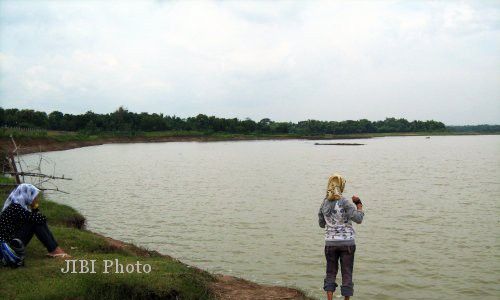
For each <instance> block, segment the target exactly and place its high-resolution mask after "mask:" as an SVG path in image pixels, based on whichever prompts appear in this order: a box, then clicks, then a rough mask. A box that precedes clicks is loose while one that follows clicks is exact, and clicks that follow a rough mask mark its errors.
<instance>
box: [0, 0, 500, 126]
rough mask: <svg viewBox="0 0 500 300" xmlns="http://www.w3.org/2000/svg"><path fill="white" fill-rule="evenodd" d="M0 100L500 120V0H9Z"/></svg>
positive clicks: (72, 108) (0, 43)
mask: <svg viewBox="0 0 500 300" xmlns="http://www.w3.org/2000/svg"><path fill="white" fill-rule="evenodd" d="M0 106H1V107H3V108H20V109H35V110H41V111H46V112H48V113H49V112H51V111H54V110H58V111H61V112H64V113H75V114H80V113H85V112H87V111H89V110H91V111H93V112H96V113H110V112H113V111H114V110H116V109H117V108H118V107H119V106H124V107H125V108H126V109H128V110H129V111H133V112H138V113H139V112H149V113H153V112H156V113H163V114H167V115H176V116H180V117H189V116H196V115H197V114H200V113H202V114H206V115H215V116H218V117H226V118H233V117H237V118H240V119H244V118H251V119H253V120H256V121H259V120H260V119H262V118H270V119H272V120H275V121H293V122H296V121H300V120H307V119H317V120H332V121H333V120H335V121H340V120H348V119H350V120H358V119H363V118H366V119H369V120H372V121H374V120H383V119H385V118H386V117H396V118H406V119H408V120H416V119H417V120H430V119H434V120H439V121H442V122H444V123H445V124H447V125H464V124H471V125H472V124H500V1H411V0H405V1H305V0H303V1H263V0H261V1H123V0H122V1H76V0H73V1H43V0H37V1H5V0H0Z"/></svg>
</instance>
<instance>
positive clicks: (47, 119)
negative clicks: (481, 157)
mask: <svg viewBox="0 0 500 300" xmlns="http://www.w3.org/2000/svg"><path fill="white" fill-rule="evenodd" d="M0 126H7V127H25V128H39V129H47V130H62V131H79V132H83V133H87V134H97V133H99V132H110V131H119V132H140V131H144V132H148V131H167V130H172V131H199V132H203V133H214V132H224V133H238V134H298V135H322V134H352V133H390V132H424V131H445V130H446V126H445V125H444V124H443V123H442V122H438V121H434V120H429V121H419V120H415V121H412V122H410V121H408V120H406V119H403V118H399V119H397V118H386V119H385V120H383V121H369V120H367V119H361V120H357V121H355V120H346V121H318V120H307V121H300V122H297V123H293V122H275V121H272V120H270V119H268V118H265V119H262V120H260V121H258V122H256V121H253V120H251V119H248V118H247V119H244V120H240V119H237V118H230V119H226V118H218V117H215V116H207V115H204V114H199V115H197V116H196V117H189V118H180V117H176V116H175V115H173V116H169V115H163V114H157V113H152V114H149V113H145V112H143V113H134V112H130V111H128V110H127V109H125V108H123V107H119V108H118V109H117V110H116V111H114V112H112V113H108V114H96V113H94V112H92V111H88V112H86V113H85V114H80V115H73V114H65V113H62V112H60V111H53V112H51V113H49V114H47V113H46V112H42V111H35V110H31V109H16V108H10V109H4V108H1V107H0Z"/></svg>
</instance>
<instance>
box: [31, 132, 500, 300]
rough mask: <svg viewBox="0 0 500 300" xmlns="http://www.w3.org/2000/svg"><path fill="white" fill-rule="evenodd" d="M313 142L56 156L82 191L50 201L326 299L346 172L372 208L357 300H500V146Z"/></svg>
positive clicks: (224, 269) (205, 260)
mask: <svg viewBox="0 0 500 300" xmlns="http://www.w3.org/2000/svg"><path fill="white" fill-rule="evenodd" d="M314 142H315V141H303V140H289V141H240V142H211V143H198V142H183V143H152V144H110V145H102V146H95V147H86V148H80V149H73V150H67V151H58V152H50V153H45V154H44V157H46V158H47V159H49V160H51V161H53V162H54V163H55V164H56V165H55V167H56V172H57V173H58V174H64V175H66V176H67V177H71V178H73V181H61V182H58V185H59V188H61V189H63V190H65V191H68V192H70V193H71V195H64V194H52V195H51V196H50V197H51V198H52V199H55V200H56V201H58V202H60V203H65V204H69V205H71V206H73V207H75V208H76V209H78V210H79V211H81V212H82V213H83V214H84V215H85V216H86V217H87V219H88V228H89V229H91V230H93V231H96V232H99V233H102V234H105V235H108V236H111V237H113V238H116V239H120V240H124V241H129V242H133V243H136V244H138V245H141V246H145V247H147V248H150V249H154V250H158V251H160V252H162V253H165V254H169V255H172V256H174V257H176V258H179V259H180V260H181V261H184V262H186V263H188V264H192V265H196V266H198V267H201V268H204V269H207V270H209V271H211V272H217V273H225V274H231V275H235V276H240V277H244V278H247V279H250V280H253V281H256V282H260V283H267V284H278V285H286V286H292V287H298V288H301V289H303V290H305V291H306V292H307V293H309V295H312V296H316V297H322V296H323V291H322V285H323V276H324V268H325V259H324V254H323V245H324V241H323V229H321V228H319V227H318V221H317V212H318V209H319V206H320V205H321V202H322V199H323V197H324V194H325V188H326V184H327V180H328V177H329V175H331V174H332V173H341V174H343V175H344V176H345V177H346V178H347V184H346V190H345V191H344V194H345V195H346V196H348V197H350V196H351V195H352V194H359V196H360V198H361V199H362V200H363V202H364V204H365V213H366V215H365V220H364V222H363V224H361V225H357V224H355V228H356V231H357V237H356V244H357V250H356V262H355V270H354V282H355V296H356V299H454V300H455V299H499V298H500V245H499V235H500V227H499V222H500V218H499V216H500V208H499V200H500V136H456V137H453V136H445V137H432V138H430V139H426V138H425V137H388V138H374V139H364V140H357V141H353V140H349V141H344V142H360V143H365V144H366V145H364V146H315V145H314ZM338 142H342V141H338ZM36 157H37V156H36V155H29V156H26V157H25V158H26V160H27V161H32V160H34V159H36ZM45 171H46V172H50V171H51V170H45Z"/></svg>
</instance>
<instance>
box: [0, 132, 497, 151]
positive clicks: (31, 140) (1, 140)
mask: <svg viewBox="0 0 500 300" xmlns="http://www.w3.org/2000/svg"><path fill="white" fill-rule="evenodd" d="M162 134H163V133H161V132H160V133H147V134H145V135H135V136H126V135H115V136H113V135H104V136H98V135H80V134H78V133H74V132H70V133H66V132H49V134H48V135H47V136H43V137H38V136H22V135H21V136H14V139H15V141H16V144H17V146H18V148H19V149H20V151H19V153H20V154H30V153H38V152H48V151H61V150H69V149H75V148H82V147H88V146H97V145H104V144H114V143H165V142H222V141H252V140H344V139H369V138H376V137H393V136H400V137H404V136H425V137H430V136H457V135H498V134H500V133H457V132H404V133H359V134H345V135H344V134H341V135H315V136H302V135H250V134H249V135H244V134H228V135H225V134H211V135H203V134H200V135H196V134H192V135H189V134H188V135H172V134H168V133H166V134H164V135H162ZM12 149H13V144H12V141H11V139H10V138H9V137H6V136H1V137H0V150H3V151H8V150H12Z"/></svg>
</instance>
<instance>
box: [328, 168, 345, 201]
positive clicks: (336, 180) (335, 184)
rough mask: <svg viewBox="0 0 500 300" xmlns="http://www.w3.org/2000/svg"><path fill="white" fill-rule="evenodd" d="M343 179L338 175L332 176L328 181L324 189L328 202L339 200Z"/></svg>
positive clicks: (342, 188) (343, 183)
mask: <svg viewBox="0 0 500 300" xmlns="http://www.w3.org/2000/svg"><path fill="white" fill-rule="evenodd" d="M344 187H345V179H344V178H342V176H341V175H339V174H334V175H332V176H330V178H329V179H328V186H327V187H326V198H327V199H328V200H330V201H333V200H339V199H340V198H342V192H344Z"/></svg>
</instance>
